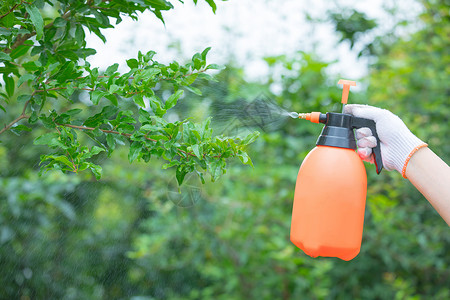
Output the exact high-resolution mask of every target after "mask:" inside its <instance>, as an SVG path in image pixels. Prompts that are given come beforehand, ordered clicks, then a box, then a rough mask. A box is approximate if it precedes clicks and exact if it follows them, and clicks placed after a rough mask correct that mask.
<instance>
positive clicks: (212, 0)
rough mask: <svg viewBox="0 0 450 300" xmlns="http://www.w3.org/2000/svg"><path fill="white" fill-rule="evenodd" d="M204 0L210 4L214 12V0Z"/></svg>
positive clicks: (215, 7)
mask: <svg viewBox="0 0 450 300" xmlns="http://www.w3.org/2000/svg"><path fill="white" fill-rule="evenodd" d="M205 1H206V3H208V4H209V6H211V8H212V11H213V13H216V9H217V6H216V3H214V0H205Z"/></svg>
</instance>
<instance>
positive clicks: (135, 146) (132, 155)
mask: <svg viewBox="0 0 450 300" xmlns="http://www.w3.org/2000/svg"><path fill="white" fill-rule="evenodd" d="M142 148H143V145H142V143H141V142H137V141H134V142H133V143H132V144H131V146H130V152H128V160H129V161H130V163H132V162H133V161H134V160H135V159H136V158H138V156H139V154H141V152H142Z"/></svg>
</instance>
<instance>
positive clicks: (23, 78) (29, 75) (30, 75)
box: [17, 73, 36, 87]
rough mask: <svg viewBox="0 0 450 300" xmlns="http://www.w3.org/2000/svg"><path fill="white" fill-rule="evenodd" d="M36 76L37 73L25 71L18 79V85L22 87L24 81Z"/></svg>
mask: <svg viewBox="0 0 450 300" xmlns="http://www.w3.org/2000/svg"><path fill="white" fill-rule="evenodd" d="M35 78H36V76H35V75H33V74H30V73H25V74H23V75H22V76H20V78H19V80H18V81H17V86H18V87H20V86H21V85H22V83H24V82H27V81H29V80H34V79H35Z"/></svg>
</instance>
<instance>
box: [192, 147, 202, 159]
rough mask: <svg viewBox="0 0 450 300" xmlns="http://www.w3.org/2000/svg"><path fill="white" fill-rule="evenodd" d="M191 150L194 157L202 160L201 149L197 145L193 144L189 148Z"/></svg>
mask: <svg viewBox="0 0 450 300" xmlns="http://www.w3.org/2000/svg"><path fill="white" fill-rule="evenodd" d="M191 148H192V151H193V152H194V154H195V156H197V157H198V158H199V159H203V147H201V146H199V145H198V144H194V145H192V146H191Z"/></svg>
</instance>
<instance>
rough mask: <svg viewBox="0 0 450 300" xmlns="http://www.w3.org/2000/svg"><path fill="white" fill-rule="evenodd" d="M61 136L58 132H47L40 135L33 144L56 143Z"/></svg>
mask: <svg viewBox="0 0 450 300" xmlns="http://www.w3.org/2000/svg"><path fill="white" fill-rule="evenodd" d="M58 138H59V134H57V133H56V132H51V133H46V134H43V135H41V136H38V137H37V138H36V139H35V140H34V142H33V144H35V145H51V144H54V142H55V140H57V139H58Z"/></svg>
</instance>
